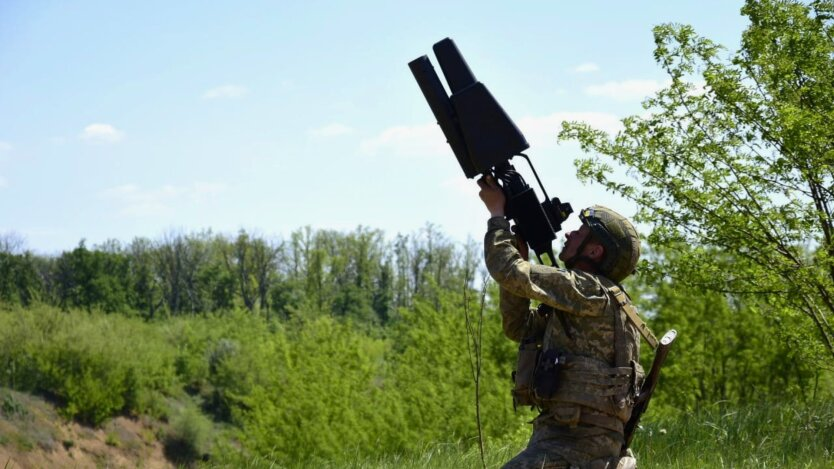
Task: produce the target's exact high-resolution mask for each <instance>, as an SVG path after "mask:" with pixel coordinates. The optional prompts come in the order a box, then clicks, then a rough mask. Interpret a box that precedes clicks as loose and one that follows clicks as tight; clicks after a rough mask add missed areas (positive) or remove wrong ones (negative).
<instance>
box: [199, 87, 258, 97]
mask: <svg viewBox="0 0 834 469" xmlns="http://www.w3.org/2000/svg"><path fill="white" fill-rule="evenodd" d="M248 93H249V90H248V89H247V88H246V87H245V86H240V85H223V86H218V87H216V88H212V89H210V90H208V91H206V92H205V93H203V99H234V98H242V97H243V96H246V95H247V94H248Z"/></svg>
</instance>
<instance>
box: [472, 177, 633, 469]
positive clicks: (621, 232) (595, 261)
mask: <svg viewBox="0 0 834 469" xmlns="http://www.w3.org/2000/svg"><path fill="white" fill-rule="evenodd" d="M478 185H479V186H480V188H481V191H480V197H481V199H482V200H483V202H484V204H485V205H486V207H487V209H488V210H489V212H490V215H491V218H490V219H489V223H488V229H487V233H486V236H485V239H484V254H485V258H486V265H487V269H488V270H489V273H490V275H491V276H492V277H493V278H494V279H495V280H496V281H497V282H498V284H499V286H500V305H501V314H502V318H503V327H504V333H505V334H506V335H507V337H509V338H510V339H512V340H514V341H516V342H519V343H520V347H519V363H518V367H517V370H516V371H515V372H514V373H513V378H514V380H515V388H514V389H513V399H514V403H515V404H516V405H530V406H534V407H537V408H539V409H540V414H539V416H538V417H536V419H535V420H534V421H533V434H532V436H531V438H530V441H529V443H528V445H527V448H526V449H525V450H524V451H522V452H521V453H519V454H518V455H517V456H516V457H515V458H513V459H512V460H510V461H509V462H508V463H507V464H506V465H505V466H504V467H505V468H539V469H541V468H574V467H576V468H589V469H596V468H601V469H606V468H610V469H614V468H633V467H636V460H635V459H634V458H633V457H631V456H630V454H629V456H627V457H620V456H621V451H622V449H623V443H624V437H623V426H624V424H625V422H627V421H628V419H629V417H630V415H631V409H632V406H633V404H634V400H635V398H636V396H637V392H638V390H639V389H640V386H641V384H642V381H643V376H644V373H643V369H642V367H641V366H640V363H639V361H638V360H639V351H640V348H639V347H640V333H639V331H638V329H637V327H636V326H635V325H634V324H633V323H632V322H631V321H630V320H629V319H628V317H627V315H626V314H624V312H623V310H622V309H621V308H620V303H621V302H626V301H628V299H627V296H626V295H625V294H624V293H623V292H622V289H621V287H620V286H619V283H620V282H622V280H623V279H624V278H626V277H627V276H628V275H630V274H631V273H632V272H633V271H634V268H635V266H636V264H637V260H638V257H639V255H640V241H639V238H638V235H637V232H636V231H635V229H634V227H633V226H632V224H631V223H630V222H629V221H628V220H626V219H625V218H624V217H622V216H620V215H619V214H617V213H615V212H614V211H612V210H610V209H607V208H605V207H601V206H594V207H591V208H588V209H585V210H583V211H582V212H581V213H580V219H581V220H582V226H581V228H579V229H578V230H576V231H573V232H570V233H568V234H567V235H566V242H565V246H564V248H563V249H562V251H561V252H560V253H559V259H560V260H561V261H563V262H564V263H565V266H566V267H567V268H566V269H561V268H557V267H551V266H546V265H538V264H531V263H530V262H528V261H527V259H528V257H527V255H528V253H527V246H526V244H524V242H523V241H520V240H517V239H516V237H515V236H514V235H513V234H512V233H511V231H510V226H509V222H508V221H507V219H506V218H505V217H504V206H505V203H506V198H505V196H504V193H503V192H502V190H501V188H500V187H499V186H498V184H497V183H496V182H495V180H494V179H493V178H492V177H491V176H485V177H484V178H481V179H480V180H479V181H478ZM530 300H535V301H537V302H539V303H540V306H539V307H538V308H537V309H535V310H531V309H530Z"/></svg>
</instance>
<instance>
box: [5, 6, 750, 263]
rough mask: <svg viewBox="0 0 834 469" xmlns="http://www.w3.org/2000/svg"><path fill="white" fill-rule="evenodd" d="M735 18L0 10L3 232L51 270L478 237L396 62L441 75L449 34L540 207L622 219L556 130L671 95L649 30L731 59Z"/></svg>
mask: <svg viewBox="0 0 834 469" xmlns="http://www.w3.org/2000/svg"><path fill="white" fill-rule="evenodd" d="M741 4H742V3H741V2H740V1H736V0H732V1H731V0H720V1H719V0H705V1H679V2H669V1H642V0H635V1H632V2H613V1H601V0H589V1H584V2H566V1H554V0H549V1H529V2H506V1H503V2H498V1H478V2H474V1H458V2H452V1H446V2H436V1H420V2H395V1H387V2H382V1H351V2H321V1H305V2H301V1H263V2H259V1H252V2H219V1H216V2H206V1H200V2H197V1H193V2H192V1H181V2H169V1H165V2H162V1H154V0H146V1H142V2H104V1H99V2H96V1H86V0H77V1H71V2H67V1H38V0H29V1H23V0H21V1H17V0H0V235H2V234H4V233H15V234H16V235H17V236H20V237H22V238H24V239H25V241H26V244H25V246H26V247H27V248H29V249H32V250H34V251H36V252H40V253H47V254H51V253H57V252H60V251H61V250H66V249H71V248H73V247H74V246H76V245H77V244H78V242H79V241H80V240H81V239H82V238H84V239H86V240H87V243H88V245H89V244H96V243H100V242H103V241H104V240H107V239H111V238H112V239H117V240H120V241H124V242H129V241H130V240H131V239H132V238H134V237H135V236H147V237H150V238H152V239H156V238H159V237H161V236H162V235H163V234H164V233H166V232H169V231H171V230H182V231H185V232H192V231H198V230H202V229H209V228H210V229H212V230H213V231H215V232H220V233H229V234H231V233H235V232H237V231H238V230H239V229H241V228H242V229H246V230H247V231H251V232H255V233H258V234H261V235H264V236H278V237H280V236H286V235H287V234H289V233H290V232H291V231H293V230H295V229H297V228H300V227H302V226H306V225H310V226H313V227H315V228H331V229H338V230H352V229H354V228H356V227H357V226H359V225H363V226H369V227H373V228H380V229H383V230H384V231H385V232H386V234H387V235H389V236H393V235H395V234H396V233H403V234H406V233H411V232H414V231H415V230H417V229H419V228H420V227H422V226H424V225H425V224H426V223H434V224H436V225H437V226H438V227H439V228H440V229H441V230H442V231H443V232H445V233H446V234H448V235H449V236H451V237H452V238H453V239H455V240H459V241H463V240H466V239H467V238H474V239H480V237H481V236H482V232H483V230H484V228H485V225H486V223H485V221H486V218H487V212H486V211H485V209H484V208H483V206H482V205H481V203H480V201H479V200H478V197H477V190H476V187H475V183H474V182H473V181H471V180H467V179H466V178H465V177H464V176H463V173H462V172H461V171H460V168H459V167H458V165H457V162H456V161H455V159H454V157H453V155H452V153H451V150H450V149H449V148H448V147H447V146H446V145H445V142H444V139H443V137H442V134H441V132H440V130H439V128H437V126H436V125H435V124H434V120H433V117H432V115H431V113H430V111H429V109H428V107H427V105H426V103H425V101H424V100H423V97H422V95H421V94H420V91H419V89H418V88H417V85H416V83H415V82H414V80H413V78H412V76H411V73H410V71H409V69H408V66H407V63H408V62H409V61H410V60H412V59H414V58H416V57H418V56H420V55H424V54H429V57H430V58H431V59H432V61H433V62H434V63H435V65H436V61H435V60H434V57H433V55H431V54H430V52H431V46H432V44H434V43H435V42H436V41H438V40H440V39H442V38H444V37H447V36H448V37H452V38H453V39H454V40H455V42H456V43H457V45H458V47H459V48H460V50H461V51H462V53H463V54H464V56H465V57H466V59H467V61H468V62H469V65H470V67H471V68H472V70H473V72H474V73H475V75H476V77H477V78H478V79H479V80H480V81H482V82H483V83H485V84H486V86H487V87H488V88H489V89H490V91H491V92H492V94H493V95H494V96H495V97H496V98H497V99H498V101H499V102H500V103H501V104H502V105H503V107H504V108H505V109H506V110H507V111H508V112H509V114H510V115H511V116H512V117H513V119H514V120H515V121H516V123H517V124H518V125H519V127H520V128H521V130H522V131H523V132H524V133H525V135H526V137H527V139H528V141H529V142H530V143H531V149H530V150H529V152H528V154H529V155H530V157H531V158H532V159H533V161H534V163H535V164H536V167H537V170H538V171H539V174H540V175H541V176H542V178H543V179H544V182H545V185H546V188H547V189H548V192H549V193H550V195H551V196H559V197H561V198H562V199H563V200H567V201H569V202H571V203H572V204H573V205H574V208H576V209H578V208H580V207H582V206H587V205H590V204H592V203H601V204H603V205H608V206H611V207H614V208H617V209H619V210H621V211H623V212H625V213H626V214H628V215H630V214H631V213H633V207H630V206H629V205H628V204H627V203H625V202H624V201H622V200H619V199H618V198H617V197H615V196H613V195H611V194H606V193H605V192H604V191H601V190H600V189H599V188H596V187H593V186H583V185H581V184H579V183H577V182H576V181H575V171H574V167H573V160H574V159H575V158H576V157H578V156H580V152H579V150H578V148H576V147H575V146H573V145H570V144H562V145H557V144H556V141H555V140H556V139H555V135H556V132H557V130H558V126H559V122H560V121H561V120H563V119H580V120H587V121H589V122H591V123H594V124H596V125H597V126H600V127H602V128H609V129H615V128H616V123H617V121H618V119H619V118H622V117H625V116H627V115H630V114H635V113H639V112H641V108H640V101H641V99H642V98H643V97H645V96H646V95H647V94H649V93H651V92H652V90H654V89H656V88H657V87H658V86H660V85H662V83H663V82H664V80H665V77H664V75H663V73H662V72H661V70H660V69H659V68H658V67H657V65H656V64H655V63H654V61H653V59H652V50H653V42H652V35H651V28H652V26H654V25H656V24H660V23H665V22H676V23H687V24H691V25H693V26H694V27H695V28H696V30H697V31H698V32H699V33H701V34H703V35H706V36H708V37H710V38H712V39H714V40H716V41H718V42H720V43H722V44H725V45H727V46H728V47H729V48H730V49H735V48H736V47H737V44H738V40H739V34H740V33H741V31H742V30H743V28H744V26H745V24H746V23H745V18H743V17H741V16H740V14H739V9H740V7H741ZM630 212H631V213H630ZM575 223H576V220H575V219H573V220H572V222H571V223H569V224H568V225H567V226H568V227H571V226H574V225H575Z"/></svg>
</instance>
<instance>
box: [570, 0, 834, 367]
mask: <svg viewBox="0 0 834 469" xmlns="http://www.w3.org/2000/svg"><path fill="white" fill-rule="evenodd" d="M742 13H743V14H745V15H747V17H748V18H749V19H750V24H749V26H748V28H747V30H746V31H745V32H744V33H743V36H742V42H741V48H740V50H739V51H738V52H736V53H734V54H732V55H731V56H730V57H729V58H725V57H724V54H723V53H724V49H722V48H721V47H720V46H718V45H717V44H715V43H714V42H712V41H710V40H709V39H706V38H703V37H700V36H698V35H697V34H696V33H695V32H694V31H693V29H692V28H691V27H689V26H683V25H662V26H658V27H656V28H655V30H654V34H655V42H656V49H655V58H656V60H657V62H658V64H660V66H661V67H663V69H664V70H665V71H666V72H667V73H668V75H669V77H670V79H671V84H670V85H669V86H668V87H667V88H665V89H663V90H661V91H659V92H658V93H657V94H656V95H655V96H653V97H651V98H649V99H647V100H646V101H645V103H644V107H645V108H646V110H647V111H648V114H647V115H646V116H643V117H636V116H635V117H629V118H627V119H625V120H624V121H623V124H624V129H623V130H622V131H620V132H619V133H618V134H617V135H616V136H614V137H613V138H612V137H610V136H608V135H607V134H605V133H604V132H601V131H598V130H594V129H592V128H591V127H590V126H588V125H585V124H580V123H570V124H564V126H563V129H562V132H561V134H560V137H561V138H562V139H571V140H576V141H578V142H579V143H580V145H581V147H582V148H583V150H585V151H586V152H590V153H593V154H594V156H592V157H590V158H586V159H583V160H581V161H578V162H577V165H578V173H579V175H580V177H581V178H582V179H583V180H586V181H588V180H593V181H597V182H600V183H602V184H604V185H605V187H607V188H608V189H610V190H612V191H614V192H617V193H619V194H622V195H624V196H625V197H627V198H629V199H631V200H634V201H635V202H636V203H637V204H638V206H639V212H638V214H637V217H636V219H637V220H638V221H640V222H644V223H648V224H651V225H652V227H653V231H652V233H651V235H650V236H649V237H648V240H649V242H650V244H651V245H653V246H657V247H663V248H669V249H672V250H675V251H676V252H677V254H678V255H676V256H674V260H673V262H671V261H669V262H665V261H664V260H663V259H662V258H661V259H659V261H660V262H658V263H656V264H655V265H654V267H656V268H657V269H661V270H663V271H664V272H668V273H669V274H670V275H671V276H672V277H674V278H676V279H678V280H680V281H683V282H684V284H685V285H686V286H688V287H691V288H698V289H709V290H711V291H715V292H727V293H731V294H734V295H744V296H745V297H746V298H747V301H748V302H752V301H759V302H767V306H768V310H769V311H774V312H775V317H777V318H782V319H785V321H784V322H783V324H784V325H786V326H787V325H788V324H790V323H794V322H795V321H793V320H792V318H793V317H795V316H797V315H801V316H803V317H804V318H805V324H807V325H808V326H810V327H811V328H813V330H815V333H814V335H815V336H816V338H817V339H816V340H814V341H807V340H805V342H804V343H803V344H802V350H803V351H804V353H805V357H806V358H813V359H821V358H822V357H823V356H825V355H827V356H828V359H829V360H830V359H831V358H834V328H832V325H831V321H832V314H834V219H832V203H834V191H832V185H834V166H832V163H834V134H832V133H831V131H830V129H831V126H832V119H833V118H834V86H832V85H834V40H832V34H834V29H832V28H834V15H833V14H834V2H832V1H830V0H818V1H813V2H810V3H807V4H806V3H803V2H799V1H796V0H748V1H747V2H746V3H745V6H744V7H743V8H742ZM609 161H613V162H614V163H616V164H617V165H620V166H624V167H625V168H627V174H629V175H630V176H631V179H630V180H623V178H622V177H620V176H618V174H621V173H619V172H615V171H612V167H611V165H610V164H609ZM689 245H694V246H700V247H699V248H696V249H689V248H688V247H686V246H689ZM715 252H719V253H721V255H714V254H715ZM644 267H645V268H649V267H650V266H644ZM807 329H808V327H804V328H803V327H801V328H800V329H791V328H789V327H784V328H781V329H780V333H784V334H787V335H793V336H794V337H796V338H800V337H807V335H808V334H807Z"/></svg>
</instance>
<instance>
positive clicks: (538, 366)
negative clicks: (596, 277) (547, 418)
mask: <svg viewBox="0 0 834 469" xmlns="http://www.w3.org/2000/svg"><path fill="white" fill-rule="evenodd" d="M604 288H605V289H606V291H607V293H608V295H609V298H610V299H611V301H614V302H615V304H617V305H618V308H617V311H616V314H614V315H613V316H614V317H613V318H612V320H613V330H614V344H613V345H614V363H613V364H611V363H608V362H606V361H604V360H599V359H596V358H591V357H586V356H580V355H574V354H571V353H569V352H568V351H565V350H558V349H549V350H542V339H543V337H529V338H526V339H524V340H522V342H521V344H520V346H519V354H518V364H517V367H516V371H515V372H513V380H514V382H515V388H514V389H513V391H512V394H513V402H514V405H515V406H518V405H530V406H534V407H538V408H540V409H542V410H546V411H549V412H550V413H551V414H552V416H553V417H554V418H555V419H556V421H557V422H558V423H560V424H566V425H571V426H573V425H576V424H578V423H585V424H590V425H595V426H600V427H603V428H608V429H610V430H613V431H616V432H620V433H621V432H622V431H623V424H624V423H625V422H627V421H628V419H629V417H630V416H631V409H632V407H633V405H634V402H635V400H636V399H637V396H638V393H639V391H640V388H641V386H642V384H643V378H644V372H643V368H642V366H640V363H639V362H638V361H637V358H638V357H637V356H636V352H635V354H634V355H635V356H629V353H628V349H627V343H626V342H627V340H628V334H629V332H628V331H627V330H626V327H628V326H627V325H630V326H633V327H635V328H636V329H637V331H638V332H640V333H641V335H643V336H644V337H645V338H646V340H647V341H649V343H650V344H652V339H654V336H653V335H652V334H651V331H649V330H648V327H647V326H646V325H645V323H644V322H643V321H642V320H641V319H640V318H639V316H637V312H636V310H635V308H634V306H633V305H632V304H631V302H630V300H629V299H628V297H627V295H626V294H625V292H623V291H622V289H620V288H619V287H618V286H616V285H613V284H611V285H609V286H604ZM536 314H540V315H545V316H548V317H549V320H558V321H559V322H560V323H561V325H562V327H563V328H565V329H566V330H569V328H570V325H569V320H570V319H569V318H568V315H566V314H565V313H564V312H562V311H559V310H556V309H554V308H552V307H550V306H547V305H540V306H539V309H538V311H537V312H536ZM637 340H638V341H639V338H638V339H637ZM654 341H655V344H652V345H653V346H655V345H656V339H654ZM638 345H639V344H638ZM635 350H636V346H635Z"/></svg>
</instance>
